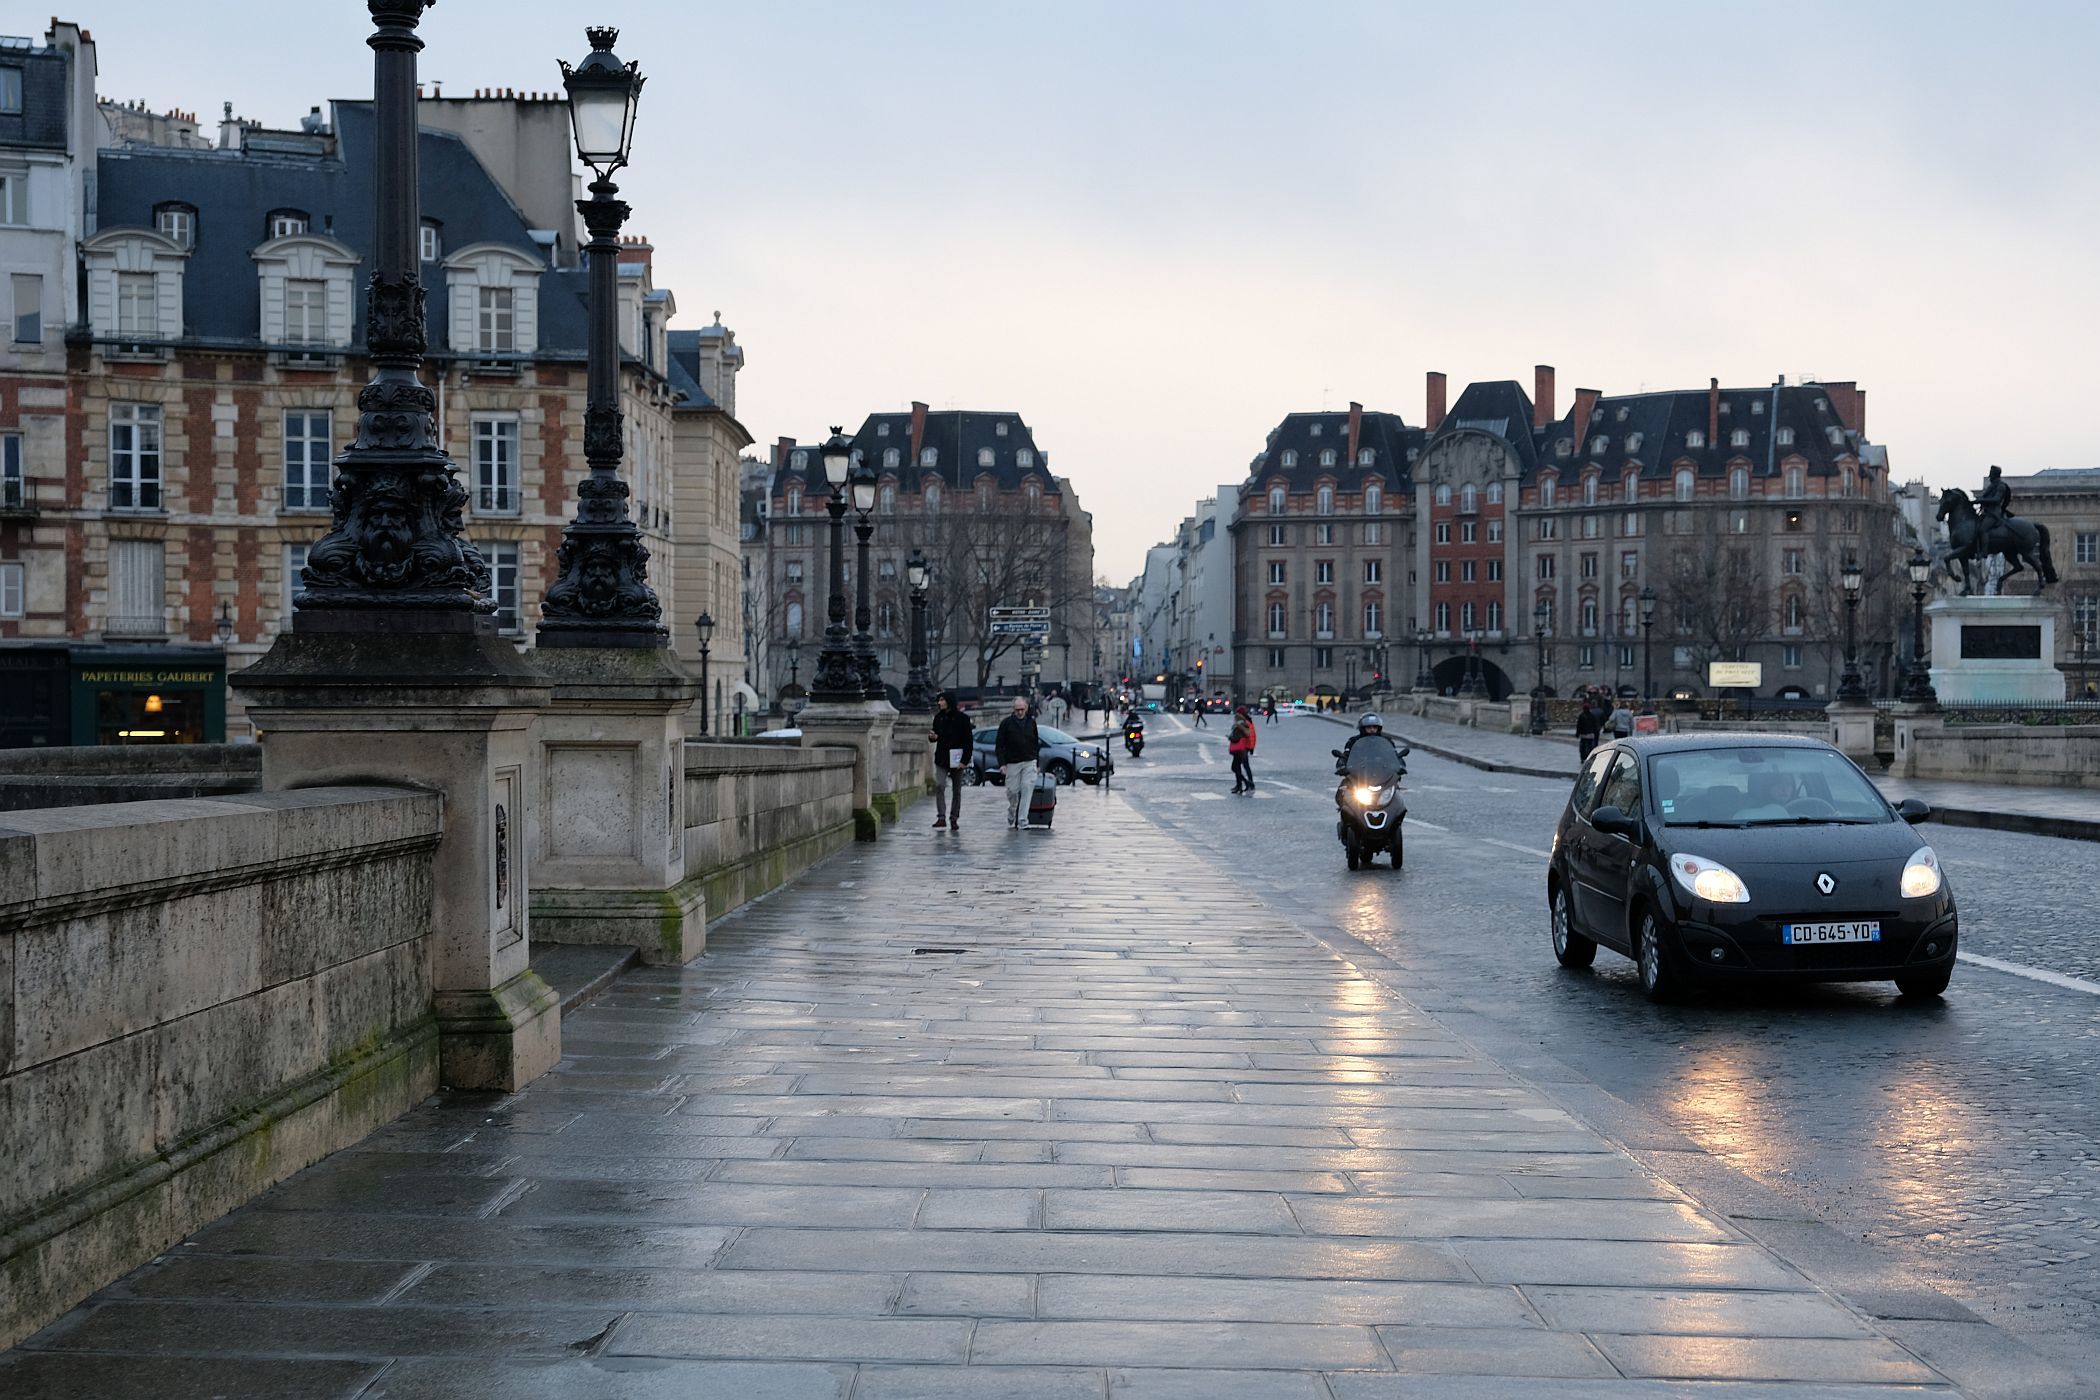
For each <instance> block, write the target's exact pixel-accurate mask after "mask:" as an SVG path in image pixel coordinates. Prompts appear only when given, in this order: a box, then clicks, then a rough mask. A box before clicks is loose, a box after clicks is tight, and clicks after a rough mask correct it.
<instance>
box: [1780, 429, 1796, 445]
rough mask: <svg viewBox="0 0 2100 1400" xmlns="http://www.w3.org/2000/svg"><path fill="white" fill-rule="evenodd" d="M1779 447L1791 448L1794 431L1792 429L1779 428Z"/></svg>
mask: <svg viewBox="0 0 2100 1400" xmlns="http://www.w3.org/2000/svg"><path fill="white" fill-rule="evenodd" d="M1779 445H1780V446H1781V447H1792V446H1793V445H1794V430H1793V429H1792V428H1781V429H1780V430H1779Z"/></svg>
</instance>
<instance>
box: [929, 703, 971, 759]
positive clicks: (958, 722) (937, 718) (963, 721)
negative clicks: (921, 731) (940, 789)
mask: <svg viewBox="0 0 2100 1400" xmlns="http://www.w3.org/2000/svg"><path fill="white" fill-rule="evenodd" d="M976 737H977V733H976V731H975V730H973V729H971V728H970V717H969V716H968V715H966V714H964V713H963V712H962V711H961V710H941V711H939V712H938V713H936V714H935V715H934V717H933V763H934V766H935V767H936V768H946V767H947V766H948V755H949V753H950V752H951V751H953V750H955V749H961V750H962V751H963V762H964V763H965V764H968V763H969V761H970V748H971V746H972V744H973V743H974V742H975V740H976Z"/></svg>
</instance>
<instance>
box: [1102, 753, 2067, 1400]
mask: <svg viewBox="0 0 2100 1400" xmlns="http://www.w3.org/2000/svg"><path fill="white" fill-rule="evenodd" d="M1173 729H1174V726H1173V724H1172V723H1171V722H1170V723H1169V724H1168V725H1163V726H1160V727H1159V728H1158V731H1157V733H1156V736H1155V741H1154V743H1153V744H1152V745H1151V746H1148V748H1147V750H1146V757H1145V758H1144V759H1143V760H1139V761H1137V762H1134V763H1133V762H1126V763H1125V764H1124V765H1123V767H1122V768H1121V769H1120V770H1119V771H1118V773H1117V775H1116V781H1117V783H1118V784H1119V785H1120V786H1121V787H1122V788H1123V790H1124V791H1126V792H1127V793H1129V794H1131V795H1132V796H1133V798H1134V799H1135V800H1136V801H1137V802H1138V804H1139V806H1140V809H1141V810H1143V811H1145V812H1146V813H1147V814H1148V815H1151V816H1153V817H1154V818H1155V819H1157V820H1159V821H1160V822H1162V824H1164V825H1166V826H1167V827H1168V828H1169V829H1170V830H1172V831H1173V832H1174V833H1175V834H1176V835H1178V836H1180V837H1181V838H1182V839H1183V840H1184V841H1186V842H1187V843H1188V844H1190V845H1191V846H1193V847H1195V848H1197V849H1200V850H1203V851H1206V852H1208V853H1213V854H1215V855H1216V856H1218V857H1220V858H1222V859H1225V860H1228V861H1230V862H1231V864H1232V866H1233V868H1234V869H1235V870H1237V871H1238V872H1240V873H1241V875H1242V877H1243V878H1244V879H1246V880H1247V881H1248V882H1250V883H1251V884H1252V885H1253V886H1254V887H1255V888H1257V889H1259V890H1261V891H1263V892H1265V893H1267V894H1268V895H1270V897H1271V898H1272V899H1274V900H1275V901H1276V902H1277V903H1279V904H1281V905H1283V906H1284V907H1287V908H1290V909H1292V910H1293V911H1294V914H1295V915H1296V916H1297V917H1299V918H1300V919H1301V921H1306V922H1310V923H1314V924H1319V923H1323V922H1324V923H1326V924H1328V925H1331V926H1332V927H1334V928H1337V929H1340V930H1341V931H1343V932H1345V933H1348V934H1351V935H1354V936H1356V937H1360V938H1362V939H1364V940H1365V941H1367V942H1369V943H1370V944H1372V945H1373V946H1375V947H1377V948H1379V949H1381V950H1382V951H1384V952H1385V953H1387V954H1388V955H1389V956H1391V957H1392V958H1393V959H1394V960H1395V961H1397V962H1398V963H1400V964H1401V965H1402V966H1404V967H1405V968H1406V969H1407V970H1408V974H1409V980H1408V981H1407V983H1406V986H1407V988H1408V990H1409V994H1410V995H1411V996H1412V997H1415V998H1416V999H1417V1000H1419V1001H1421V1002H1422V1003H1423V1004H1424V1005H1425V1006H1428V1007H1430V1008H1431V1009H1434V1010H1437V1011H1438V1012H1439V1013H1444V1012H1449V1013H1451V1014H1452V1015H1453V1016H1454V1018H1457V1017H1461V1016H1463V1017H1473V1018H1478V1020H1479V1021H1480V1022H1481V1023H1482V1024H1483V1025H1485V1026H1491V1027H1493V1028H1494V1030H1493V1032H1491V1033H1490V1032H1483V1033H1482V1036H1481V1037H1479V1038H1481V1041H1482V1043H1484V1044H1490V1045H1492V1046H1493V1048H1494V1049H1495V1053H1497V1054H1498V1055H1500V1056H1501V1057H1502V1058H1504V1059H1505V1060H1506V1061H1509V1062H1512V1063H1516V1062H1518V1060H1517V1058H1515V1057H1518V1056H1519V1055H1520V1051H1521V1050H1522V1049H1523V1048H1526V1047H1528V1049H1529V1051H1530V1052H1531V1054H1533V1055H1536V1056H1538V1057H1539V1061H1540V1063H1541V1064H1542V1065H1548V1066H1560V1067H1565V1069H1566V1070H1568V1071H1572V1072H1573V1073H1574V1074H1575V1075H1578V1076H1580V1077H1581V1078H1582V1079H1583V1080H1586V1081H1587V1082H1589V1083H1593V1084H1594V1085H1596V1086H1598V1087H1600V1088H1602V1089H1603V1090H1605V1091H1607V1092H1608V1093H1609V1094H1610V1095H1612V1096H1615V1097H1616V1098H1617V1099H1620V1100H1624V1101H1625V1102H1626V1103H1628V1104H1631V1105H1633V1106H1634V1107H1636V1108H1637V1109H1640V1110H1643V1111H1645V1112H1646V1113H1649V1114H1652V1115H1654V1116H1655V1117H1656V1118H1658V1119H1660V1120H1662V1121H1663V1122H1665V1123H1667V1124H1669V1125H1670V1126H1672V1127H1674V1128H1676V1129H1677V1130H1679V1131H1681V1132H1683V1133H1684V1134H1686V1135H1687V1136H1689V1137H1690V1138H1691V1139H1692V1140H1693V1141H1694V1142H1696V1143H1698V1144H1699V1145H1700V1146H1701V1147H1704V1148H1706V1149H1708V1150H1710V1151H1712V1152H1714V1153H1716V1154H1719V1155H1720V1156H1721V1157H1722V1158H1724V1159H1725V1160H1726V1161H1728V1162H1729V1163H1731V1164H1732V1165H1734V1166H1737V1167H1739V1168H1741V1169H1743V1170H1744V1171H1747V1172H1749V1173H1751V1174H1752V1175H1753V1176H1754V1177H1755V1178H1756V1179H1757V1180H1759V1181H1760V1182H1762V1183H1764V1184H1766V1185H1768V1186H1770V1187H1772V1188H1773V1189H1775V1190H1776V1191H1778V1192H1780V1193H1781V1194H1782V1195H1784V1196H1785V1197H1786V1198H1787V1199H1788V1200H1790V1201H1792V1202H1794V1203H1795V1204H1797V1205H1798V1206H1800V1207H1802V1208H1805V1209H1810V1210H1813V1211H1814V1212H1815V1213H1816V1214H1818V1215H1819V1216H1821V1217H1822V1218H1823V1219H1824V1220H1826V1221H1828V1222H1830V1223H1831V1224H1832V1225H1833V1226H1834V1227H1835V1228H1836V1229H1837V1230H1838V1231H1839V1232H1840V1233H1842V1234H1844V1235H1846V1236H1847V1237H1850V1238H1854V1239H1866V1240H1870V1241H1873V1242H1876V1243H1877V1244H1880V1245H1884V1246H1886V1247H1888V1248H1890V1249H1892V1250H1894V1251H1895V1252H1896V1253H1897V1254H1898V1255H1899V1257H1901V1258H1902V1259H1903V1260H1904V1261H1905V1262H1906V1263H1907V1264H1908V1266H1909V1267H1910V1268H1912V1269H1913V1270H1914V1271H1916V1272H1917V1273H1918V1274H1919V1275H1921V1276H1922V1277H1925V1278H1928V1279H1930V1280H1932V1281H1934V1282H1935V1283H1936V1284H1937V1285H1938V1286H1940V1287H1942V1288H1944V1289H1946V1290H1948V1291H1949V1292H1951V1293H1953V1294H1954V1295H1956V1296H1958V1297H1960V1298H1961V1299H1962V1300H1963V1301H1964V1302H1965V1303H1967V1304H1968V1305H1969V1306H1971V1307H1973V1308H1975V1309H1976V1310H1977V1311H1978V1312H1979V1313H1980V1314H1982V1315H1983V1316H1986V1317H1989V1318H1991V1319H1992V1320H1994V1321H1997V1322H1999V1323H2001V1324H2002V1325H2004V1326H2006V1327H2008V1328H2011V1329H2014V1330H2016V1331H2018V1332H2020V1333H2021V1334H2022V1335H2024V1336H2026V1337H2028V1338H2030V1339H2031V1340H2032V1341H2033V1342H2034V1343H2035V1344H2036V1345H2037V1346H2038V1347H2040V1348H2042V1349H2044V1350H2046V1351H2048V1352H2050V1353H2051V1354H2053V1355H2055V1356H2058V1357H2060V1358H2064V1359H2066V1360H2067V1361H2069V1362H2070V1363H2072V1364H2074V1365H2077V1366H2079V1367H2081V1368H2082V1369H2083V1370H2084V1371H2085V1372H2086V1373H2087V1374H2089V1375H2093V1376H2095V1377H2100V1099H2096V1096H2095V1094H2094V1092H2093V1085H2094V1084H2096V1083H2100V997H2094V996H2090V995H2085V994H2081V993H2079V992H2075V991H2067V990H2062V989H2059V988H2055V987H2050V986H2047V985H2043V984H2040V983H2036V982H2033V981H2027V980H2022V979H2020V978H2016V977H2012V976H2007V975H2004V974H2001V973H1997V972H1992V971H1988V970H1985V969H1981V968H1977V967H1974V966H1970V965H1966V964H1964V965H1963V966H1962V967H1961V968H1960V969H1959V970H1958V971H1957V973H1956V976H1955V979H1954V985H1953V987H1952V989H1951V990H1950V992H1949V993H1948V998H1947V1000H1946V1001H1945V1002H1944V1003H1942V1004H1937V1005H1913V1004H1909V1003H1903V1002H1899V1001H1898V1000H1897V999H1896V998H1895V996H1894V994H1893V989H1892V988H1889V987H1886V986H1881V985H1873V986H1861V987H1815V988H1803V989H1797V990H1783V991H1775V992H1769V993H1762V994H1736V995H1729V996H1724V997H1721V998H1719V999H1717V1000H1712V1001H1707V1002H1703V1003H1698V1004H1694V1005H1690V1006H1679V1007H1653V1006H1650V1005H1648V1004H1647V1003H1646V1002H1645V1001H1644V1000H1643V999H1642V998H1641V997H1640V995H1639V992H1638V988H1637V986H1636V984H1635V981H1634V977H1633V969H1632V965H1631V964H1630V963H1627V962H1626V961H1625V960H1623V959H1620V958H1618V957H1616V956H1614V955H1612V954H1610V953H1605V954H1603V955H1601V956H1600V957H1599V959H1598V963H1597V967H1596V968H1595V970H1594V971H1593V972H1591V973H1588V974H1570V973H1566V972H1563V971H1562V970H1561V969H1559V968H1558V967H1557V966H1556V965H1555V964H1554V962H1553V959H1552V955H1551V953H1550V951H1549V949H1548V948H1547V945H1546V937H1545V925H1544V906H1543V900H1544V894H1543V890H1544V884H1543V872H1544V867H1545V860H1544V857H1545V852H1546V848H1547V845H1548V843H1549V842H1550V841H1551V838H1552V828H1553V823H1554V821H1555V819H1556V818H1557V816H1558V814H1559V810H1560V806H1561V804H1562V802H1563V801H1564V800H1565V797H1566V785H1565V784H1564V783H1554V782H1549V781H1545V780H1539V779H1531V778H1525V777H1520V776H1512V775H1506V774H1490V773H1483V772H1481V771H1479V770H1477V769H1472V768H1467V767H1463V766H1460V765H1458V764H1454V763H1449V762H1445V761H1443V760H1440V759H1436V758H1431V757H1427V756H1424V755H1418V756H1417V758H1416V759H1415V760H1414V761H1413V763H1412V767H1413V772H1412V774H1411V777H1410V790H1411V797H1410V801H1411V804H1412V808H1413V816H1412V817H1411V818H1410V820H1409V823H1408V825H1409V829H1410V831H1411V832H1413V835H1412V836H1411V837H1410V839H1409V846H1408V852H1409V858H1408V868H1407V870H1406V871H1405V872H1403V873H1402V874H1400V875H1397V876H1396V875H1394V874H1393V873H1392V872H1390V871H1386V870H1383V869H1381V870H1380V871H1378V872H1375V873H1372V874H1368V875H1358V876H1352V875H1350V874H1349V873H1348V872H1347V871H1346V870H1345V869H1344V868H1343V865H1342V859H1341V852H1340V847H1339V846H1338V844H1337V843H1336V842H1335V840H1334V835H1333V807H1332V791H1333V789H1332V783H1333V779H1332V777H1331V776H1329V774H1330V772H1331V768H1332V763H1331V760H1329V759H1328V758H1327V751H1328V750H1329V749H1330V748H1331V747H1332V746H1333V745H1334V744H1336V743H1337V742H1338V741H1339V739H1340V738H1341V737H1343V736H1344V734H1345V731H1344V730H1342V729H1341V728H1339V727H1337V726H1334V725H1331V724H1329V723H1327V722H1325V721H1322V720H1317V719H1311V718H1293V719H1289V720H1286V721H1284V722H1282V723H1279V724H1276V725H1265V726H1263V729H1262V736H1261V737H1262V747H1261V749H1260V751H1259V754H1258V757H1257V764H1256V766H1257V770H1258V771H1259V773H1260V774H1261V775H1262V776H1263V779H1264V786H1263V789H1262V792H1263V793H1264V794H1265V795H1264V796H1263V797H1261V798H1260V799H1258V800H1256V801H1252V802H1249V801H1247V800H1246V799H1235V798H1232V797H1230V796H1228V795H1227V788H1228V786H1229V782H1228V779H1227V777H1226V770H1225V769H1224V767H1223V766H1222V753H1221V752H1219V753H1214V752H1213V750H1221V749H1222V743H1221V742H1220V741H1217V740H1214V739H1212V738H1209V737H1206V736H1200V735H1189V734H1181V733H1175V732H1173ZM1920 832H1921V835H1922V836H1923V837H1924V838H1925V839H1926V840H1928V841H1930V842H1931V843H1932V844H1933V845H1934V847H1935V848H1936V849H1937V850H1938V851H1939V852H1940V853H1941V855H1942V857H1943V858H1944V859H1945V860H1946V862H1947V865H1948V868H1949V870H1950V872H1951V874H1952V877H1953V880H1954V883H1955V889H1956V892H1957V894H1958V896H1959V898H1960V901H1961V909H1962V928H1963V941H1964V946H1965V948H1967V949H1968V950H1970V951H1973V952H1980V953H1985V954H1988V955H1991V956H1994V957H1997V958H2001V959H2005V960H2009V961H2013V962H2017V963H2021V964H2028V965H2033V966H2036V967H2040V968H2043V969H2046V970H2050V971H2054V972H2059V973H2063V974H2066V975H2071V976H2076V977H2081V978H2086V979H2089V980H2100V901H2096V900H2095V897H2094V883H2095V869H2096V861H2095V856H2094V847H2093V846H2092V845H2091V844H2090V843H2087V842H2077V841H2060V840H2054V839H2050V838H2046V837H2032V836H2018V835H2007V834H2004V833H1999V832H1992V831H1981V830H1969V829H1959V828H1951V827H1943V826H1926V827H1923V828H1920ZM1453 1023H1454V1024H1463V1021H1462V1020H1459V1019H1454V1021H1453ZM1467 1033H1468V1034H1469V1035H1472V1034H1474V1033H1473V1032H1472V1031H1470V1030H1469V1031H1468V1032H1467ZM1490 1034H1492V1035H1494V1036H1498V1037H1499V1039H1498V1040H1494V1039H1489V1038H1487V1037H1488V1036H1489V1035H1490ZM1511 1047H1516V1048H1511ZM1526 1068H1527V1072H1529V1071H1530V1066H1529V1065H1528V1064H1527V1065H1526ZM1544 1072H1550V1070H1547V1071H1544ZM2094 1388H2095V1393H2096V1394H2100V1380H2096V1381H2095V1382H2094Z"/></svg>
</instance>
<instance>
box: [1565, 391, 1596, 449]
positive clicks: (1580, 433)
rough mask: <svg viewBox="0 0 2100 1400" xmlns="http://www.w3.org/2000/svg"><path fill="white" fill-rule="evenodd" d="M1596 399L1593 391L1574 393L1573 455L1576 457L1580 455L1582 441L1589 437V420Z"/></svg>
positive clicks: (1594, 407) (1594, 410)
mask: <svg viewBox="0 0 2100 1400" xmlns="http://www.w3.org/2000/svg"><path fill="white" fill-rule="evenodd" d="M1598 397H1599V395H1598V393H1597V391H1596V390H1595V389H1577V390H1576V391H1575V411H1574V414H1573V415H1572V416H1573V417H1574V419H1575V454H1576V455H1577V456H1578V457H1579V456H1581V455H1582V443H1583V440H1584V439H1585V438H1587V437H1588V436H1589V435H1590V418H1591V416H1592V415H1593V414H1595V413H1596V411H1597V399H1598Z"/></svg>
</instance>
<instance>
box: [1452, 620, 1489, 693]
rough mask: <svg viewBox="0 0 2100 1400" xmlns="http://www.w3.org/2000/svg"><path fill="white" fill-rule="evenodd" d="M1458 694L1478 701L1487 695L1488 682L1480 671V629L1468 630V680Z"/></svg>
mask: <svg viewBox="0 0 2100 1400" xmlns="http://www.w3.org/2000/svg"><path fill="white" fill-rule="evenodd" d="M1458 693H1459V694H1460V695H1463V696H1465V697H1467V698H1468V699H1477V698H1479V697H1480V696H1483V695H1485V694H1487V682H1486V680H1485V678H1484V677H1483V676H1482V675H1481V670H1480V629H1479V628H1477V627H1468V628H1467V629H1466V678H1465V680H1464V682H1463V683H1462V684H1460V686H1459V687H1458Z"/></svg>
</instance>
